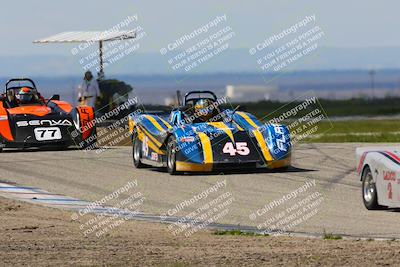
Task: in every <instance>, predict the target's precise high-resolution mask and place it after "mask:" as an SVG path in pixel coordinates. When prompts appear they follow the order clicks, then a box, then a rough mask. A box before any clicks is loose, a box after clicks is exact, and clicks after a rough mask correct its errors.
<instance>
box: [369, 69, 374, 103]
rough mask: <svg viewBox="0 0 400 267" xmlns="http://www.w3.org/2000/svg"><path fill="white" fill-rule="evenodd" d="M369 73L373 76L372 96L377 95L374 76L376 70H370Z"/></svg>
mask: <svg viewBox="0 0 400 267" xmlns="http://www.w3.org/2000/svg"><path fill="white" fill-rule="evenodd" d="M369 75H370V76H371V90H372V98H374V97H375V81H374V76H375V70H373V69H372V70H370V71H369Z"/></svg>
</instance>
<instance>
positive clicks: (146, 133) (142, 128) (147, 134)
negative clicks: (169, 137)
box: [140, 126, 162, 147]
mask: <svg viewBox="0 0 400 267" xmlns="http://www.w3.org/2000/svg"><path fill="white" fill-rule="evenodd" d="M140 129H141V130H142V131H143V132H144V133H145V135H146V136H147V137H148V138H150V139H151V140H152V141H153V142H154V143H155V144H156V145H157V146H158V147H161V145H162V144H161V143H160V142H158V141H157V139H155V138H154V136H152V135H151V134H150V133H149V132H148V131H147V130H146V129H145V128H144V127H143V126H142V127H141V128H140Z"/></svg>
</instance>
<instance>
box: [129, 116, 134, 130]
mask: <svg viewBox="0 0 400 267" xmlns="http://www.w3.org/2000/svg"><path fill="white" fill-rule="evenodd" d="M128 125H129V132H130V133H133V129H134V128H135V122H134V121H133V120H132V118H129V120H128Z"/></svg>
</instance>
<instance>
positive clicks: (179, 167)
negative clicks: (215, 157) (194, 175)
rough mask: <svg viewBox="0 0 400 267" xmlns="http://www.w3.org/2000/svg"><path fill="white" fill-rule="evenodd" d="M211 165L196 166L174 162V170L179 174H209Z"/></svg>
mask: <svg viewBox="0 0 400 267" xmlns="http://www.w3.org/2000/svg"><path fill="white" fill-rule="evenodd" d="M212 167H213V166H212V163H207V164H197V163H190V162H184V161H177V162H176V170H177V171H179V172H209V171H211V170H212Z"/></svg>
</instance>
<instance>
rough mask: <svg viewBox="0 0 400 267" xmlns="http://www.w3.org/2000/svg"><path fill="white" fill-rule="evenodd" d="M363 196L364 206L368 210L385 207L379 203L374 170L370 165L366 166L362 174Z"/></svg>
mask: <svg viewBox="0 0 400 267" xmlns="http://www.w3.org/2000/svg"><path fill="white" fill-rule="evenodd" d="M362 196H363V201H364V206H365V207H366V208H367V209H368V210H379V209H382V208H383V207H382V206H380V205H379V204H378V194H377V191H376V186H375V182H374V178H373V177H372V172H371V169H370V168H369V167H366V168H365V169H364V172H363V176H362Z"/></svg>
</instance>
